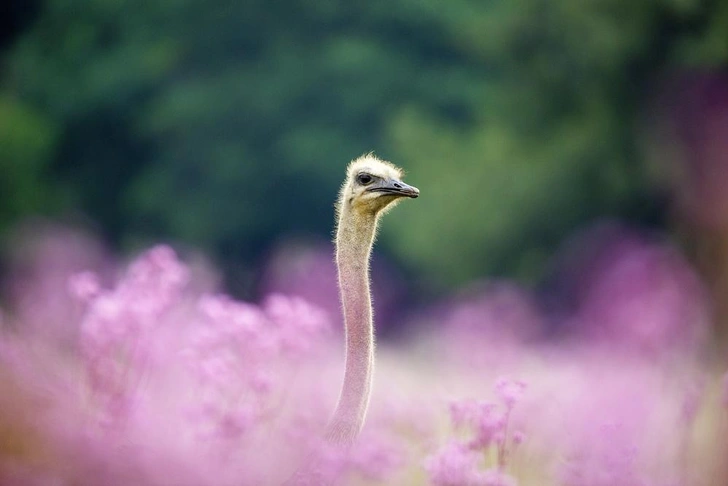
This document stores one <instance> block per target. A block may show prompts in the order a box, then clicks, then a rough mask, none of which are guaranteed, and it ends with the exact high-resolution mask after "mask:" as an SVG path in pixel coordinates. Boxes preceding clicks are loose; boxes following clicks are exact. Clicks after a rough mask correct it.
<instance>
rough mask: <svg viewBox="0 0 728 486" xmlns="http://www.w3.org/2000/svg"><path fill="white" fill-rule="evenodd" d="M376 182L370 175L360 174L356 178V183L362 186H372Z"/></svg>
mask: <svg viewBox="0 0 728 486" xmlns="http://www.w3.org/2000/svg"><path fill="white" fill-rule="evenodd" d="M373 180H374V178H373V177H372V176H370V175H369V174H359V175H358V176H356V181H357V182H358V183H359V184H361V185H362V186H366V185H367V184H371V182H372V181H373Z"/></svg>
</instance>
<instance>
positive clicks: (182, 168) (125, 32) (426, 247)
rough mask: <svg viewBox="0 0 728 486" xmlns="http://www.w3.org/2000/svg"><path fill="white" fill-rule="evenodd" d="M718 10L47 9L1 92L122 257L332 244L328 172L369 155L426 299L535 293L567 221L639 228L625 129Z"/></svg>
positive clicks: (593, 5) (635, 176)
mask: <svg viewBox="0 0 728 486" xmlns="http://www.w3.org/2000/svg"><path fill="white" fill-rule="evenodd" d="M714 5H715V4H714V3H708V2H702V1H700V0H657V1H655V2H650V3H644V2H629V1H623V0H605V1H601V2H584V1H583V0H560V1H558V2H553V1H546V0H517V1H516V0H496V1H491V2H479V1H475V0H453V1H451V2H447V3H442V2H434V1H428V2H421V1H417V2H415V1H412V0H398V1H395V2H392V1H388V2H384V1H382V0H375V1H372V2H367V3H362V4H358V5H354V4H352V3H351V2H341V1H338V0H322V1H317V2H307V1H304V0H276V1H274V2H272V3H271V2H263V1H261V0H253V1H248V2H239V1H231V0H216V1H212V2H211V1H203V0H157V1H154V2H148V1H141V0H128V1H123V2H122V1H120V0H46V2H45V3H44V6H43V10H42V12H41V13H40V15H39V18H38V19H37V21H36V22H35V23H34V24H33V25H32V27H31V28H30V29H29V30H28V31H27V32H26V33H25V35H23V36H22V37H21V38H20V39H18V41H17V42H16V43H15V44H14V45H13V48H12V50H11V51H10V52H9V53H8V61H7V63H8V65H9V66H10V67H11V70H10V72H12V76H8V77H7V78H6V79H4V81H3V85H4V92H5V93H9V96H11V98H14V99H18V100H21V102H22V103H23V105H22V106H29V107H32V110H33V112H34V113H37V114H38V115H37V116H38V117H40V119H43V120H45V123H47V125H48V127H49V128H48V130H49V133H58V134H59V140H58V144H46V145H45V146H46V147H52V149H47V150H48V151H49V152H43V153H44V154H45V155H43V156H42V157H41V159H42V164H41V165H43V164H52V167H53V171H54V175H55V183H56V184H57V185H58V186H62V187H64V188H66V189H68V191H69V192H70V193H71V194H73V195H74V199H72V200H71V204H72V205H73V206H75V207H79V208H80V209H82V210H83V211H84V212H86V213H88V214H90V215H91V216H92V217H93V218H95V219H96V220H99V221H101V222H102V224H103V226H104V228H106V230H107V231H108V233H109V235H110V236H111V237H112V239H114V240H115V241H118V242H120V243H122V244H127V245H128V244H135V243H136V242H140V241H143V240H146V239H149V238H177V239H180V240H184V241H188V242H190V243H193V244H196V245H201V246H203V247H204V248H206V249H207V250H209V251H214V252H216V253H217V254H218V255H220V256H222V257H223V258H224V259H226V261H228V262H243V263H247V264H248V266H249V264H250V263H251V262H254V261H256V259H258V258H259V257H260V255H261V253H262V252H263V251H264V250H265V249H266V248H267V247H268V246H269V245H270V242H271V241H272V240H273V239H276V238H279V237H281V236H282V235H283V234H285V233H286V232H316V233H322V232H328V231H329V230H330V228H331V219H332V218H331V205H332V201H333V200H334V199H335V193H336V188H337V186H338V184H339V181H340V179H341V177H342V174H343V167H344V164H345V163H346V162H347V161H348V160H350V159H351V158H353V157H355V156H357V155H359V154H361V153H363V152H366V151H369V150H371V149H377V152H378V154H379V155H381V156H383V157H385V158H390V159H392V160H394V161H396V162H397V163H398V164H401V165H403V166H405V167H407V168H408V169H409V170H410V172H411V174H412V176H411V177H410V180H411V181H412V182H413V183H414V184H416V185H418V186H420V187H421V189H422V190H423V197H422V198H420V200H419V201H418V204H417V205H410V207H408V208H403V210H402V211H399V212H398V214H396V215H393V219H396V222H393V223H392V224H389V225H387V228H385V233H384V240H385V241H384V242H383V243H384V247H385V248H386V247H387V246H388V247H389V248H390V250H393V251H396V252H398V253H399V254H400V255H401V256H402V258H403V259H404V260H405V261H407V262H408V263H409V265H410V266H411V267H413V268H414V267H419V268H421V269H422V272H423V274H426V275H429V276H430V279H429V281H430V282H432V284H433V285H442V284H443V283H456V282H460V281H462V280H464V279H468V278H472V277H476V276H479V275H482V274H484V273H496V274H511V275H518V276H522V277H525V278H529V277H533V276H534V275H536V274H537V272H538V269H539V267H540V264H541V262H542V261H543V259H544V256H545V255H547V254H548V253H549V252H550V250H551V248H552V246H553V245H554V244H555V242H556V241H557V240H558V239H559V238H560V237H561V236H562V235H563V234H564V232H566V231H570V230H571V229H572V228H574V227H575V226H577V225H579V224H581V223H582V222H583V221H586V220H588V219H590V218H594V217H596V216H599V215H605V214H607V215H614V214H618V215H620V216H626V217H630V218H633V219H640V218H642V219H649V218H652V217H653V214H654V211H653V210H652V209H650V208H644V207H643V204H642V203H643V202H644V201H645V188H644V185H643V183H642V177H641V173H640V169H639V165H638V164H637V161H638V159H637V157H636V155H635V148H634V145H635V142H634V136H635V135H634V133H633V129H632V119H633V118H634V116H635V113H636V112H637V111H638V110H639V107H640V103H641V100H642V98H643V97H644V96H645V92H646V91H648V90H649V87H650V83H651V82H652V81H653V80H654V77H655V76H656V74H657V73H659V72H660V70H661V69H664V68H665V66H666V65H667V64H669V63H670V62H673V58H671V57H670V56H671V53H673V52H675V50H676V48H675V46H679V48H680V49H682V51H681V52H683V51H684V52H693V51H694V50H695V49H696V48H694V47H692V48H691V47H690V46H689V45H687V44H686V43H685V42H684V38H685V37H686V36H690V38H695V36H696V35H697V34H699V35H700V36H701V38H703V39H705V40H704V42H703V43H702V44H700V45H701V49H703V50H705V49H706V48H705V45H708V46H711V45H713V44H716V43H718V42H719V36H718V35H716V34H715V33H713V34H710V35H708V34H706V31H707V30H711V29H713V30H714V29H718V28H719V27H720V25H722V24H721V23H720V22H715V21H714V20H710V21H708V20H706V19H711V14H713V13H715V12H716V9H715V7H714ZM724 14H725V12H723V13H722V15H724ZM696 33H697V34H696ZM713 50H714V51H716V52H720V51H719V50H717V48H714V49H713ZM681 55H682V54H681ZM679 57H680V56H678V55H677V54H676V55H675V56H674V58H676V59H677V58H679ZM683 57H684V56H683ZM688 57H689V56H688ZM0 116H4V115H0ZM28 143H29V144H34V142H32V141H28ZM39 160H40V159H39ZM28 173H29V174H31V175H32V174H33V173H34V172H33V170H30V169H29V171H28ZM36 173H37V171H36ZM33 178H35V179H37V176H31V179H30V180H34V179H33ZM18 187H20V186H18ZM18 190H20V191H21V192H22V194H25V193H26V192H32V190H31V189H27V190H26V189H22V190H21V189H18ZM22 194H19V195H18V196H17V197H19V198H20V199H22V197H24V196H22ZM236 268H237V267H236ZM248 283H249V282H248ZM248 283H245V282H243V283H242V284H241V285H242V286H244V287H245V286H247V285H248Z"/></svg>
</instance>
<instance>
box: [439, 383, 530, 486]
mask: <svg viewBox="0 0 728 486" xmlns="http://www.w3.org/2000/svg"><path fill="white" fill-rule="evenodd" d="M525 388H526V385H525V383H524V382H523V381H520V380H509V379H505V378H501V379H499V380H498V381H497V383H496V385H495V392H496V394H497V395H498V398H499V399H500V401H501V403H502V406H500V407H499V406H498V405H497V404H495V403H489V402H479V401H476V400H472V399H468V400H460V401H455V402H452V403H451V404H450V417H451V421H452V424H453V426H454V427H455V429H457V430H460V431H462V430H463V429H465V431H467V433H468V435H469V438H468V439H467V440H466V441H460V440H451V441H450V442H449V443H448V444H446V445H445V446H443V447H442V448H441V449H440V450H439V451H438V452H436V453H435V454H434V455H432V456H430V457H428V458H427V459H426V461H425V468H426V470H427V472H428V474H429V475H430V480H431V481H432V483H433V484H434V485H436V486H456V485H472V486H515V485H516V480H515V479H514V478H513V477H512V476H510V475H508V474H507V473H506V468H507V466H508V463H509V459H510V457H511V455H512V454H513V452H514V451H515V449H516V447H517V446H518V445H519V444H521V443H522V442H523V440H524V437H525V436H524V434H523V433H522V432H520V431H517V432H513V433H511V432H510V430H509V424H510V421H511V420H510V419H511V413H512V411H513V409H514V407H515V406H516V404H517V403H518V401H519V400H520V398H521V396H522V395H523V393H524V391H525ZM483 467H487V468H486V469H484V468H483Z"/></svg>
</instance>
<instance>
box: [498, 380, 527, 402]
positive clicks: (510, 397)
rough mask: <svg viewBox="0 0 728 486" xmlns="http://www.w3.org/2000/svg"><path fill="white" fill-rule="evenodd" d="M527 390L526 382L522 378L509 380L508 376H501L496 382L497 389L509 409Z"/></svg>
mask: <svg viewBox="0 0 728 486" xmlns="http://www.w3.org/2000/svg"><path fill="white" fill-rule="evenodd" d="M525 390H526V383H525V382H523V381H520V380H509V379H507V378H499V379H498V381H497V382H496V384H495V391H496V393H497V394H498V396H499V397H500V399H501V400H503V403H505V405H506V407H507V408H508V409H511V408H513V406H514V405H515V404H516V403H517V402H518V401H519V400H520V399H521V397H522V396H523V393H524V392H525Z"/></svg>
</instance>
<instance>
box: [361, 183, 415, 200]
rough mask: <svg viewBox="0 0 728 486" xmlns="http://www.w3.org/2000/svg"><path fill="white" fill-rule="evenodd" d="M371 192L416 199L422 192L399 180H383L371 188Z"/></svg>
mask: <svg viewBox="0 0 728 486" xmlns="http://www.w3.org/2000/svg"><path fill="white" fill-rule="evenodd" d="M369 191H370V192H383V193H385V194H391V195H394V196H401V197H411V198H416V197H417V196H419V195H420V190H419V189H417V188H416V187H414V186H410V185H409V184H405V183H404V182H402V181H400V180H397V179H387V180H383V181H381V182H380V183H378V184H377V185H375V186H372V187H371V188H369Z"/></svg>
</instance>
